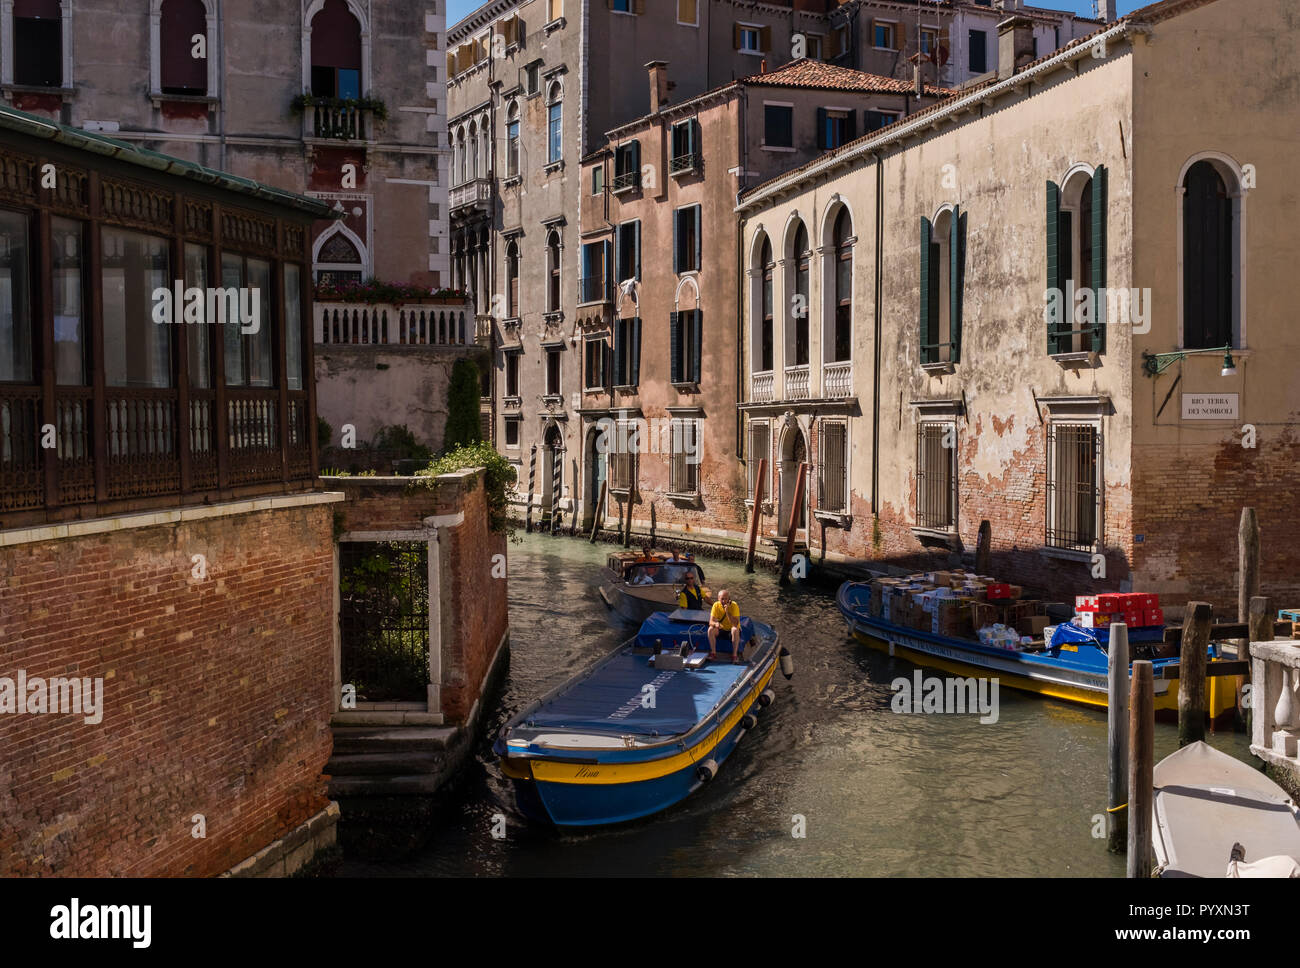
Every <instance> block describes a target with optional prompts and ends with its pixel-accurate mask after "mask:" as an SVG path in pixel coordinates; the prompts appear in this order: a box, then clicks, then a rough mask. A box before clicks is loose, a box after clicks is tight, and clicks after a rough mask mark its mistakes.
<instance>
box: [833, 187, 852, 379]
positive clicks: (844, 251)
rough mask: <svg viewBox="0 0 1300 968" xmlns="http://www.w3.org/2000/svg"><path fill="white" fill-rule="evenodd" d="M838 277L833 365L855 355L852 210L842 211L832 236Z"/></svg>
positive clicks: (835, 277) (835, 275)
mask: <svg viewBox="0 0 1300 968" xmlns="http://www.w3.org/2000/svg"><path fill="white" fill-rule="evenodd" d="M831 240H832V252H831V258H832V260H833V264H832V267H831V271H832V272H833V273H834V276H833V278H832V279H831V280H829V281H830V288H831V289H832V291H833V293H834V309H835V323H834V330H833V331H832V332H831V334H830V336H831V340H830V343H831V345H830V349H831V357H830V362H837V363H838V362H840V361H843V360H848V359H851V358H852V355H853V223H852V220H851V219H850V218H849V210H848V209H847V208H843V207H841V208H840V212H839V215H837V216H836V217H835V228H834V230H833V232H832V233H831Z"/></svg>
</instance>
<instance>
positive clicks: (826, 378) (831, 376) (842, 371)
mask: <svg viewBox="0 0 1300 968" xmlns="http://www.w3.org/2000/svg"><path fill="white" fill-rule="evenodd" d="M822 387H823V392H822V395H823V396H825V397H827V398H828V399H831V400H840V399H843V398H844V397H851V396H853V364H852V363H851V362H849V361H845V362H843V363H827V364H826V365H825V366H823V367H822Z"/></svg>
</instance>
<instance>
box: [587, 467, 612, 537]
mask: <svg viewBox="0 0 1300 968" xmlns="http://www.w3.org/2000/svg"><path fill="white" fill-rule="evenodd" d="M608 493H609V481H601V482H600V497H599V498H597V499H596V510H595V512H594V513H593V514H592V515H591V537H590V538H588V539H587V540H588V541H589V542H591V543H592V544H595V543H596V532H597V531H599V530H600V523H601V521H600V519H601V510H602V509H603V508H604V507H605V500H606V496H607V495H608Z"/></svg>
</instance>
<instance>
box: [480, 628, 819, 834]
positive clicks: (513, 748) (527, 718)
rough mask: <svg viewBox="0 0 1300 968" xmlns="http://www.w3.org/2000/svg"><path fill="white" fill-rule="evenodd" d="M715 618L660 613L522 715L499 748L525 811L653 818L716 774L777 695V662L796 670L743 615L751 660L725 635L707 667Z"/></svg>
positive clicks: (571, 819) (590, 818)
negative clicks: (773, 682) (737, 651)
mask: <svg viewBox="0 0 1300 968" xmlns="http://www.w3.org/2000/svg"><path fill="white" fill-rule="evenodd" d="M708 622H709V616H708V612H705V611H687V610H685V609H678V610H676V611H674V612H671V613H668V612H656V613H654V614H653V615H651V616H650V617H649V618H648V619H646V620H645V622H644V623H643V624H642V625H641V628H640V630H639V631H638V632H637V634H636V635H635V636H633V637H632V638H630V639H628V640H627V641H625V642H624V643H623V644H621V645H620V646H619V647H618V648H617V649H615V650H614V651H613V652H612V653H610V655H608V656H607V657H605V658H604V659H601V660H600V661H599V662H597V663H596V664H595V665H594V666H592V667H591V668H589V669H587V670H585V671H584V672H582V673H580V674H579V675H577V676H575V677H574V678H572V679H570V680H569V681H568V682H565V683H564V684H563V685H561V686H560V687H559V688H557V689H555V690H553V691H552V692H550V693H548V694H547V695H545V696H543V697H542V698H541V699H539V700H538V701H537V702H536V703H534V704H533V705H532V706H530V707H529V708H528V709H526V710H524V711H523V712H522V713H520V714H519V715H517V716H515V717H514V719H512V720H511V721H510V722H509V723H508V724H507V725H506V726H505V727H504V728H502V730H501V732H500V734H499V735H498V736H497V739H496V742H495V744H494V746H493V752H495V753H496V755H497V756H498V757H499V758H500V761H501V768H502V772H503V773H504V774H505V775H506V776H507V777H509V778H510V779H511V781H512V782H513V783H514V785H515V790H516V794H517V798H518V802H519V806H520V809H521V810H522V811H523V812H524V813H525V814H527V815H528V816H530V817H532V818H533V819H536V820H541V821H544V822H549V823H553V824H557V825H559V826H594V825H599V824H613V823H620V822H623V821H627V820H634V819H637V818H638V817H645V816H649V815H650V814H653V813H657V812H658V811H660V810H664V809H666V808H668V807H671V806H673V805H674V804H676V803H679V802H680V801H682V800H684V799H685V798H686V797H688V796H690V795H691V794H692V793H694V792H695V791H696V790H698V789H699V788H700V787H701V786H702V785H703V784H705V783H707V782H708V781H709V780H711V779H713V777H714V776H716V775H717V773H718V769H719V767H720V766H721V764H722V763H723V761H724V760H725V759H726V758H727V756H729V755H730V754H731V752H732V750H734V749H735V748H736V744H737V743H738V742H739V741H740V739H741V738H742V737H743V736H744V735H745V733H746V732H747V731H748V730H750V729H753V728H754V726H755V725H757V712H758V710H759V709H760V708H763V707H766V706H768V705H770V704H771V703H772V701H773V700H774V699H775V694H774V693H773V692H772V690H771V689H770V688H768V686H769V684H770V683H771V680H772V675H773V673H774V672H775V671H776V668H777V666H778V664H779V665H780V666H781V671H782V673H783V674H784V675H785V676H786V677H787V678H789V677H790V675H791V674H792V673H793V664H792V660H791V657H790V655H789V652H788V650H786V649H785V648H784V647H783V646H781V645H780V643H779V642H778V636H777V633H776V631H775V630H774V629H773V628H772V627H771V626H768V625H764V624H763V623H761V622H755V621H753V620H752V619H750V618H748V617H745V618H742V619H741V642H742V643H744V644H743V647H742V649H741V654H742V660H741V661H739V662H734V661H733V656H732V654H731V642H730V640H729V639H726V640H725V641H724V637H723V636H719V639H718V657H717V658H716V659H712V660H710V659H708V658H707V656H708V651H709V642H708Z"/></svg>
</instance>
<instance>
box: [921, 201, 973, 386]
mask: <svg viewBox="0 0 1300 968" xmlns="http://www.w3.org/2000/svg"><path fill="white" fill-rule="evenodd" d="M949 218H950V221H949V227H948V256H947V257H948V264H947V266H946V268H947V270H948V320H947V322H948V338H947V339H946V340H944V339H942V338H941V337H942V335H943V322H944V320H943V318H942V313H941V308H942V307H941V304H942V300H941V298H940V287H941V286H942V284H943V269H944V268H945V267H944V266H943V265H942V262H941V260H942V258H943V246H942V245H941V244H940V242H939V240H938V239H937V238H936V233H935V230H934V223H933V222H931V221H930V220H929V219H928V218H924V217H923V218H922V219H921V312H920V321H919V323H920V325H919V329H920V336H921V362H922V363H944V362H947V363H960V362H961V329H962V296H963V293H964V290H965V281H966V216H965V215H963V214H962V212H961V209H960V208H959V207H957V206H954V207H953V210H952V212H951V213H950V216H949ZM945 347H947V349H948V354H947V355H946V356H945V354H944V352H943V350H944V348H945Z"/></svg>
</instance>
